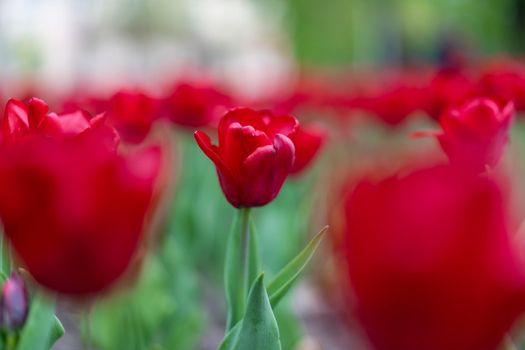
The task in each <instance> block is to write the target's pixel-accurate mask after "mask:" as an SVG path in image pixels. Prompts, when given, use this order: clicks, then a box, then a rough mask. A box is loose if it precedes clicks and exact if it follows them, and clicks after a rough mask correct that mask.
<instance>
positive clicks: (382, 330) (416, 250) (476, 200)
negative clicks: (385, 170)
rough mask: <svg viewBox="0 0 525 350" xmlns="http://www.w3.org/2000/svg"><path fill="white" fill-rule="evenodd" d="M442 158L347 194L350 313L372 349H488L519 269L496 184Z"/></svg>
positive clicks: (508, 320)
mask: <svg viewBox="0 0 525 350" xmlns="http://www.w3.org/2000/svg"><path fill="white" fill-rule="evenodd" d="M465 174H466V173H460V172H458V169H457V168H455V167H450V166H440V167H434V168H429V169H423V170H418V171H415V172H413V173H411V174H409V175H406V176H404V177H391V178H387V179H385V180H383V181H380V182H378V183H373V182H370V181H368V180H366V179H365V180H362V181H360V182H359V183H358V184H357V186H356V187H355V189H354V191H353V192H351V193H350V195H349V196H348V197H347V198H346V201H345V203H346V204H345V221H346V224H345V231H344V234H345V241H346V245H345V246H346V260H347V263H348V267H349V276H350V281H351V284H352V287H351V290H352V292H353V293H354V307H355V312H356V315H357V317H358V319H359V320H360V322H361V324H362V325H363V328H364V330H365V331H366V333H367V334H368V336H369V338H370V340H371V342H372V344H373V345H374V347H375V349H377V350H420V349H426V350H443V349H447V350H493V349H496V347H497V346H498V344H499V343H500V342H501V340H502V338H503V336H504V334H505V333H506V332H508V331H509V330H510V328H511V326H512V325H513V323H514V321H515V320H516V319H517V317H518V316H519V315H520V314H521V313H522V312H523V311H524V306H525V305H524V304H523V301H524V299H523V298H524V297H525V294H524V293H525V289H524V287H525V274H524V271H523V269H522V266H521V265H520V264H519V262H518V257H517V254H516V252H515V251H514V249H513V247H512V246H511V242H510V237H509V235H508V232H507V226H506V225H507V223H506V216H505V212H504V208H503V207H504V205H503V203H502V198H501V193H500V190H499V188H498V186H497V184H496V183H495V182H494V181H492V180H490V179H488V178H483V177H475V176H474V175H473V176H466V175H465Z"/></svg>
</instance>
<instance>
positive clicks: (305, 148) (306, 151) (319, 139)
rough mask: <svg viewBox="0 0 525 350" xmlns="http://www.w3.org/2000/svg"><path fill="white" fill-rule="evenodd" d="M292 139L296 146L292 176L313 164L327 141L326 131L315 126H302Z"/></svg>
mask: <svg viewBox="0 0 525 350" xmlns="http://www.w3.org/2000/svg"><path fill="white" fill-rule="evenodd" d="M291 139H292V142H293V144H294V146H295V161H294V162H293V165H292V169H291V170H290V174H293V175H296V174H299V173H301V172H302V171H303V170H304V169H305V168H306V167H307V166H308V165H310V164H311V163H312V161H313V160H314V158H315V156H316V155H317V153H318V152H319V150H320V149H321V147H322V146H323V143H324V141H325V139H326V130H325V129H324V128H322V127H320V126H317V125H313V124H312V125H306V126H301V127H299V128H298V129H297V131H296V133H295V135H293V136H292V137H291Z"/></svg>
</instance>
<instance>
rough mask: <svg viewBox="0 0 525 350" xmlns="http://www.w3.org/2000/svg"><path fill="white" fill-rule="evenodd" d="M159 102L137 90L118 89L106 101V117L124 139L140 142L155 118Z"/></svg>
mask: <svg viewBox="0 0 525 350" xmlns="http://www.w3.org/2000/svg"><path fill="white" fill-rule="evenodd" d="M158 107H159V103H158V102H157V101H156V100H155V99H154V98H152V97H150V96H148V95H146V94H145V93H143V92H141V91H137V90H120V91H118V92H117V93H115V94H114V95H113V96H112V97H111V98H110V99H109V101H108V102H107V106H106V109H107V114H108V119H109V121H110V122H111V123H112V125H114V126H115V128H116V129H117V131H118V132H119V134H120V136H121V137H122V139H123V140H124V141H129V142H133V143H137V142H141V141H143V140H144V138H146V136H147V135H148V133H149V131H150V130H151V127H152V126H153V122H154V121H155V119H156V118H157V113H158Z"/></svg>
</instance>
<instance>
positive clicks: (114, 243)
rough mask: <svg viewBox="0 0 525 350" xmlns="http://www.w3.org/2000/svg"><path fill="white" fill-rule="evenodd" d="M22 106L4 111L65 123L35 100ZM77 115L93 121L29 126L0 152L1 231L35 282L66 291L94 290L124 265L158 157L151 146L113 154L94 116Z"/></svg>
mask: <svg viewBox="0 0 525 350" xmlns="http://www.w3.org/2000/svg"><path fill="white" fill-rule="evenodd" d="M29 106H30V107H29V108H28V113H27V114H26V113H25V110H24V108H23V105H20V104H16V108H13V105H11V106H7V108H6V116H5V117H4V118H10V116H9V113H16V115H17V116H19V117H21V118H20V119H21V120H22V121H23V120H24V117H25V116H26V115H27V116H28V118H29V120H32V119H33V118H35V116H36V117H40V118H43V120H46V119H48V118H49V119H51V121H55V120H58V122H57V124H56V125H58V126H62V130H70V129H69V126H70V124H69V123H66V122H65V121H64V120H63V118H64V117H63V116H56V117H53V116H54V115H53V114H45V113H44V112H43V111H44V108H43V107H42V108H40V107H41V106H43V104H42V103H40V102H39V103H38V104H37V105H36V106H33V107H32V105H31V103H30V104H29ZM37 107H39V108H37ZM35 111H36V112H35ZM79 115H84V114H79ZM42 116H43V117H42ZM50 116H51V117H50ZM79 119H80V118H75V119H73V120H74V121H75V122H78V124H77V125H82V126H86V124H85V122H86V120H87V122H88V124H87V125H92V126H93V125H96V126H97V127H91V128H89V129H86V130H84V131H82V132H80V133H78V134H76V135H75V137H64V135H62V134H59V133H58V134H55V133H52V134H51V135H50V134H49V133H48V129H47V128H43V129H42V128H36V131H35V132H34V133H33V134H32V137H29V138H28V137H25V138H23V139H21V141H22V140H23V142H10V143H7V144H5V145H3V147H2V150H1V152H0V181H1V182H2V183H3V186H1V188H0V217H1V219H2V222H3V225H4V231H5V235H6V237H7V238H8V239H9V240H10V242H11V245H12V246H13V248H14V250H15V252H16V253H17V255H18V257H19V258H20V259H21V261H22V263H23V264H24V266H25V267H26V268H27V270H28V271H29V273H30V274H31V275H32V276H33V277H34V278H35V280H36V281H37V282H39V283H40V284H42V285H43V286H45V287H48V288H50V289H53V290H55V291H57V292H60V293H65V294H73V295H85V294H91V293H95V292H100V291H102V290H103V289H106V288H108V287H109V286H110V285H111V284H112V283H113V282H115V281H116V280H117V279H118V278H119V277H120V276H121V275H122V274H123V273H124V272H125V270H126V268H127V267H128V265H129V264H130V262H131V261H132V258H133V257H134V255H135V252H136V250H137V248H138V246H139V242H140V241H141V238H142V236H143V234H142V233H143V231H144V229H145V221H146V219H147V215H148V211H149V209H150V204H151V200H152V194H153V191H154V186H155V182H156V179H157V178H158V176H159V172H160V169H161V165H160V163H161V158H162V156H161V150H160V148H159V147H156V146H150V147H148V148H143V149H140V150H137V151H135V152H134V153H131V154H126V155H120V154H117V152H116V143H115V141H114V135H115V134H111V133H108V132H107V131H108V130H110V128H109V127H107V126H105V125H104V120H103V118H102V117H95V118H91V119H89V118H88V117H86V120H84V121H83V122H82V123H81V122H79V121H78V120H79ZM14 120H16V119H14ZM22 125H27V123H22ZM29 125H32V124H31V123H29ZM37 125H40V124H37ZM17 130H18V129H17ZM53 130H54V129H53ZM71 130H75V131H77V130H79V128H71ZM71 130H70V131H71ZM87 130H89V131H87ZM4 131H5V130H4ZM15 134H16V135H18V133H15ZM70 134H73V131H71V132H70V133H65V135H67V136H69V135H70ZM8 135H9V134H8ZM50 136H51V137H50Z"/></svg>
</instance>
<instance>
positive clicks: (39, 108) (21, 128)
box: [1, 98, 118, 147]
mask: <svg viewBox="0 0 525 350" xmlns="http://www.w3.org/2000/svg"><path fill="white" fill-rule="evenodd" d="M48 112H49V107H48V105H47V104H46V103H45V102H44V101H42V100H40V99H38V98H31V99H29V101H28V103H27V104H26V103H24V102H22V101H19V100H15V99H10V100H9V101H8V102H7V104H6V107H5V111H4V116H3V119H2V125H1V127H2V141H3V142H4V143H6V144H9V143H13V142H20V141H22V140H27V139H29V138H32V137H34V136H39V137H40V136H47V137H54V138H68V137H75V136H78V135H81V134H83V133H84V132H86V131H88V130H89V131H93V130H95V129H96V130H97V131H98V132H100V133H104V134H106V136H107V139H106V140H107V142H109V143H113V144H114V147H116V144H117V142H118V134H117V133H116V131H115V130H114V129H113V128H111V127H110V126H108V125H107V124H106V123H105V116H104V115H98V116H96V117H92V116H91V115H90V114H89V113H87V112H85V111H81V110H77V111H74V112H70V113H66V114H61V115H57V114H56V113H48Z"/></svg>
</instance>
